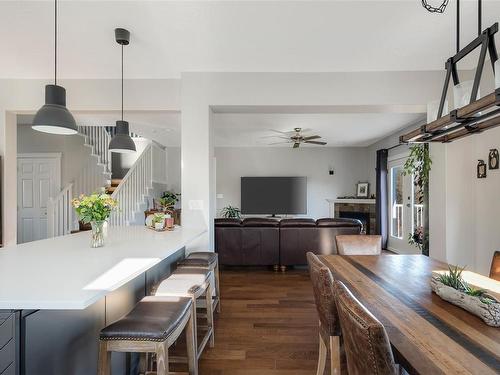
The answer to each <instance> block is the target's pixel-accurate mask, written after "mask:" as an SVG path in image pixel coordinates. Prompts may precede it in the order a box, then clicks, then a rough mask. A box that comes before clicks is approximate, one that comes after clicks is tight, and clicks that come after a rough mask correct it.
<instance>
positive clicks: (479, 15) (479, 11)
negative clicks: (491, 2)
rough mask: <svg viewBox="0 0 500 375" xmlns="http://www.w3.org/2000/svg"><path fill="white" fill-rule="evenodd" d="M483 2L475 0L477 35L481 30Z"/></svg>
mask: <svg viewBox="0 0 500 375" xmlns="http://www.w3.org/2000/svg"><path fill="white" fill-rule="evenodd" d="M482 23H483V4H482V1H481V0H477V35H481V33H482V32H483V30H482V28H483V25H482Z"/></svg>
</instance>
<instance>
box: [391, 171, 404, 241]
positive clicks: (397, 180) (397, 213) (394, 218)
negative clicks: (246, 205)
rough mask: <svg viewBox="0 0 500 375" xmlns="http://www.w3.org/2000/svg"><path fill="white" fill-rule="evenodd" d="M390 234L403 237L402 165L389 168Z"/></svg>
mask: <svg viewBox="0 0 500 375" xmlns="http://www.w3.org/2000/svg"><path fill="white" fill-rule="evenodd" d="M391 236H392V237H395V238H399V239H402V238H403V167H402V166H401V165H398V166H396V167H392V168H391Z"/></svg>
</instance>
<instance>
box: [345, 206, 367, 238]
mask: <svg viewBox="0 0 500 375" xmlns="http://www.w3.org/2000/svg"><path fill="white" fill-rule="evenodd" d="M338 217H339V218H342V219H357V220H359V221H361V223H362V224H363V227H362V228H361V234H372V233H371V232H370V214H369V213H368V212H352V211H339V216H338Z"/></svg>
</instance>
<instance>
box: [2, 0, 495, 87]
mask: <svg viewBox="0 0 500 375" xmlns="http://www.w3.org/2000/svg"><path fill="white" fill-rule="evenodd" d="M439 1H441V0H436V2H439ZM461 3H462V6H463V7H462V8H463V12H462V14H463V19H462V24H463V32H462V40H464V41H465V40H470V39H471V38H473V37H474V35H475V32H476V15H475V11H476V1H462V2H461ZM483 8H484V20H483V25H484V26H485V27H486V26H489V25H490V24H492V23H493V22H494V21H498V20H499V15H500V0H490V1H483ZM59 20H60V24H59V35H60V38H59V63H60V65H59V73H60V76H61V77H63V78H64V77H66V78H117V77H119V72H120V71H119V68H120V62H119V61H120V60H119V59H120V48H119V46H118V45H117V44H116V43H115V41H114V33H113V30H114V28H115V27H126V28H128V29H130V31H131V32H132V37H131V44H130V46H128V47H126V51H125V58H126V60H125V74H126V77H128V78H172V77H179V76H180V74H181V72H188V71H218V72H226V71H227V72H229V71H231V72H235V71H236V72H242V71H248V72H277V71H279V72H281V71H283V72H318V71H319V72H327V71H403V70H410V71H411V70H441V69H443V67H444V62H445V60H446V58H448V57H449V56H450V55H451V54H452V53H453V52H454V46H455V42H454V23H455V2H450V5H449V9H448V10H447V12H446V13H445V14H442V15H437V14H430V13H428V12H427V11H425V10H424V9H423V8H422V6H421V4H420V0H400V1H374V0H371V1H318V2H316V1H304V2H291V1H290V2H289V1H219V2H215V1H72V0H71V1H61V2H60V7H59ZM52 33H53V2H52V1H0V46H1V47H0V48H1V58H0V78H50V77H51V76H52V74H53V34H52Z"/></svg>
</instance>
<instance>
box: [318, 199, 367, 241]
mask: <svg viewBox="0 0 500 375" xmlns="http://www.w3.org/2000/svg"><path fill="white" fill-rule="evenodd" d="M327 201H328V204H329V205H330V217H332V218H341V217H342V215H341V213H349V214H348V216H347V217H349V218H353V216H355V215H358V216H359V219H360V220H361V221H362V222H363V224H364V225H365V224H366V226H367V227H366V232H365V233H367V234H375V233H376V227H375V223H376V214H375V201H376V200H375V199H358V198H354V199H327ZM353 214H354V215H353ZM344 217H346V216H344ZM366 217H367V218H368V219H367V220H366V219H364V218H366ZM363 219H364V220H363ZM365 221H366V222H365ZM363 230H365V228H363Z"/></svg>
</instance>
